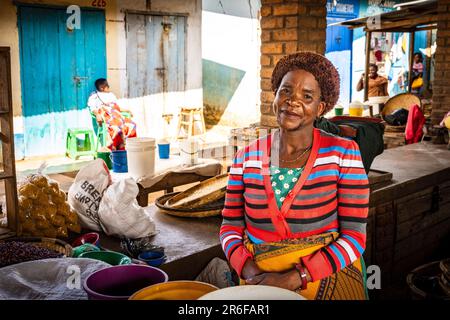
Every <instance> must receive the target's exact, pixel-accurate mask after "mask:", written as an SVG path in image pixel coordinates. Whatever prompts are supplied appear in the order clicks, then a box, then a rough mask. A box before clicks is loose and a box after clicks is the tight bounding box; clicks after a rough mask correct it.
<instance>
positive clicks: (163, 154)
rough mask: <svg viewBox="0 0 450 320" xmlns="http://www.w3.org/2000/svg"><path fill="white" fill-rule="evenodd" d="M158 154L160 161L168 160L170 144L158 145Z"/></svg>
mask: <svg viewBox="0 0 450 320" xmlns="http://www.w3.org/2000/svg"><path fill="white" fill-rule="evenodd" d="M158 153H159V158H160V159H169V155H170V143H164V144H158Z"/></svg>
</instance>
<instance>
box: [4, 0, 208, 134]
mask: <svg viewBox="0 0 450 320" xmlns="http://www.w3.org/2000/svg"><path fill="white" fill-rule="evenodd" d="M21 2H26V3H33V4H42V5H61V6H69V5H72V4H76V5H79V6H82V7H91V6H92V0H70V1H65V0H24V1H21ZM147 2H148V3H151V6H149V7H147ZM0 8H1V10H0V31H1V32H0V46H8V47H11V73H12V91H13V109H14V116H15V119H14V128H15V131H16V132H22V130H23V128H22V127H23V126H22V117H21V115H22V99H21V85H20V58H19V34H18V28H17V7H16V6H15V5H13V3H12V0H0ZM124 9H131V10H152V11H162V12H177V13H187V14H188V15H189V16H188V20H187V61H186V66H187V70H186V75H187V78H186V92H185V94H184V96H183V102H184V105H197V106H199V105H201V104H202V100H203V97H202V61H201V42H200V41H201V0H170V1H167V0H152V1H146V0H135V1H126V0H106V7H105V14H106V52H107V68H108V69H107V72H108V74H107V75H108V80H109V82H110V85H111V90H112V91H113V92H114V93H115V94H116V95H117V96H118V97H119V98H120V97H123V98H125V99H123V100H122V101H121V103H122V105H124V106H125V107H127V108H130V109H131V110H132V111H134V113H136V114H139V109H140V108H143V107H146V106H145V102H143V101H140V100H139V99H133V100H132V101H130V100H128V99H126V96H127V73H126V37H125V20H124V17H125V13H124V12H123V10H124ZM137 122H138V125H139V127H138V133H140V134H141V135H151V136H156V137H158V135H159V133H160V131H161V130H160V128H155V126H152V125H147V124H146V123H145V120H141V119H137ZM175 122H176V121H173V122H172V126H174V125H175ZM161 123H162V120H161V121H159V120H158V124H161Z"/></svg>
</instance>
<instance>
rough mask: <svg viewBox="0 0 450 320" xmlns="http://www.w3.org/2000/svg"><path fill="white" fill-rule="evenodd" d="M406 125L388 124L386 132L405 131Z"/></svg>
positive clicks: (385, 128)
mask: <svg viewBox="0 0 450 320" xmlns="http://www.w3.org/2000/svg"><path fill="white" fill-rule="evenodd" d="M405 130H406V126H391V125H388V124H386V125H385V127H384V132H405Z"/></svg>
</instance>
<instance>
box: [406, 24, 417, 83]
mask: <svg viewBox="0 0 450 320" xmlns="http://www.w3.org/2000/svg"><path fill="white" fill-rule="evenodd" d="M414 41H415V33H414V32H410V33H409V72H408V92H411V89H412V88H411V87H412V70H413V64H414V61H413V59H414Z"/></svg>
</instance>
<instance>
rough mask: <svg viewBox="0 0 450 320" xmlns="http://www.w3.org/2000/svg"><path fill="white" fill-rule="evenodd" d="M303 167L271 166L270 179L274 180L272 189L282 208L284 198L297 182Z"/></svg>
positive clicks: (279, 206)
mask: <svg viewBox="0 0 450 320" xmlns="http://www.w3.org/2000/svg"><path fill="white" fill-rule="evenodd" d="M302 171H303V167H302V168H280V167H276V166H273V165H271V166H270V176H271V178H270V180H271V181H272V189H273V192H274V193H275V199H276V200H277V205H278V208H280V209H281V206H282V205H283V201H284V199H286V196H287V194H288V193H289V191H291V190H292V189H293V188H294V186H295V184H296V183H297V181H298V179H299V177H300V175H301V174H302Z"/></svg>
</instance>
